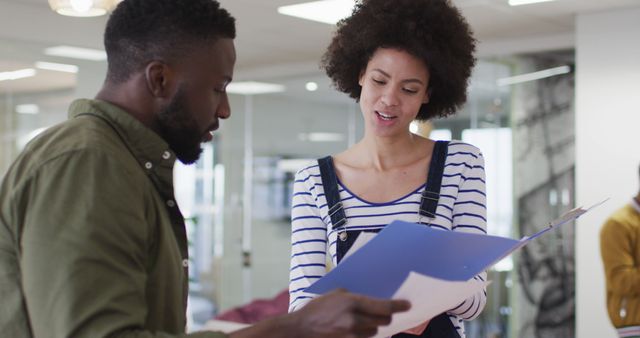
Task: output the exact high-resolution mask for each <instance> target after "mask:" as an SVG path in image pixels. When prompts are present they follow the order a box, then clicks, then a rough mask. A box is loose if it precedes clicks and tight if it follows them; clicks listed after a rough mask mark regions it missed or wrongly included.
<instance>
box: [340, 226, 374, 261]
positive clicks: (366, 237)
mask: <svg viewBox="0 0 640 338" xmlns="http://www.w3.org/2000/svg"><path fill="white" fill-rule="evenodd" d="M377 234H378V233H377V232H361V233H360V234H359V235H358V238H356V240H355V242H353V244H352V245H351V248H349V250H348V251H347V253H346V254H345V255H344V257H342V259H343V260H344V259H345V258H347V257H349V256H351V255H353V253H354V252H356V251H358V249H360V248H362V247H363V246H364V245H365V244H367V243H368V242H369V241H370V240H372V239H373V238H374V237H376V235H377Z"/></svg>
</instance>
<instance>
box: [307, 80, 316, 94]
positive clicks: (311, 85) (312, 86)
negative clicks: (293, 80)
mask: <svg viewBox="0 0 640 338" xmlns="http://www.w3.org/2000/svg"><path fill="white" fill-rule="evenodd" d="M304 88H306V89H307V90H308V91H310V92H315V91H316V90H318V84H317V83H315V82H307V84H305V85H304Z"/></svg>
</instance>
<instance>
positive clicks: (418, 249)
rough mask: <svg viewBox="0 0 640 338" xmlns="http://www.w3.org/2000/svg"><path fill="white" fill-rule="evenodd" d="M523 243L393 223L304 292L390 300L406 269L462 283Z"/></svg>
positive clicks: (417, 225)
mask: <svg viewBox="0 0 640 338" xmlns="http://www.w3.org/2000/svg"><path fill="white" fill-rule="evenodd" d="M521 245H523V242H521V241H517V240H514V239H511V238H504V237H497V236H490V235H478V234H467V233H462V232H456V231H443V230H434V229H431V228H429V227H427V226H425V225H422V224H414V223H408V222H402V221H394V222H393V223H391V224H389V225H388V226H387V227H385V228H384V229H383V230H382V231H380V233H379V234H378V235H377V236H376V237H374V238H373V239H371V240H370V241H369V242H368V243H367V244H365V245H364V246H363V247H362V248H360V249H359V250H358V251H356V252H355V253H354V254H353V255H351V256H350V257H348V258H346V259H345V260H343V261H342V262H341V263H340V264H338V266H336V268H335V269H333V270H332V271H331V272H329V273H328V274H327V275H325V276H324V277H323V278H321V279H320V280H318V281H317V282H316V283H314V284H313V285H311V286H310V287H308V288H307V289H306V290H305V291H306V292H309V293H314V294H324V293H326V292H329V291H331V290H334V289H336V288H344V289H346V290H348V291H351V292H354V293H359V294H363V295H367V296H371V297H378V298H391V297H392V296H393V294H394V293H395V292H396V290H398V288H399V287H400V285H401V284H402V283H403V282H404V280H405V279H406V278H407V276H408V275H409V272H410V271H415V272H418V273H420V274H423V275H426V276H430V277H434V278H439V279H443V280H449V281H467V280H469V279H471V278H473V277H474V276H475V275H477V274H479V273H480V272H482V271H484V270H486V269H487V268H488V267H490V266H491V265H493V264H495V263H496V262H497V261H499V260H500V259H501V258H503V257H505V256H506V255H508V254H509V253H511V252H512V251H513V250H515V249H517V248H518V247H520V246H521Z"/></svg>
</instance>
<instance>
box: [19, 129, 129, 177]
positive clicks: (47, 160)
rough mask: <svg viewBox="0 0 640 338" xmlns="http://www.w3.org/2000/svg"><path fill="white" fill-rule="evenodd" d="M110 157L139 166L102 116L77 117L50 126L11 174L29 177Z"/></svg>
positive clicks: (29, 145)
mask: <svg viewBox="0 0 640 338" xmlns="http://www.w3.org/2000/svg"><path fill="white" fill-rule="evenodd" d="M99 157H102V158H109V159H110V162H112V163H114V164H118V165H119V166H125V167H126V166H129V165H131V166H135V165H137V164H136V161H135V158H134V157H133V156H132V155H131V154H130V152H129V151H128V149H127V147H126V145H125V144H124V142H122V140H120V138H119V136H118V134H117V133H116V132H115V131H114V130H113V129H112V128H111V127H110V126H109V125H108V124H107V123H106V122H104V121H101V120H100V119H98V118H84V117H80V118H74V119H70V120H67V121H65V122H62V123H60V124H57V125H55V126H53V127H50V128H48V129H47V130H45V131H43V132H42V133H41V134H39V135H38V136H36V137H35V138H34V139H33V140H31V141H30V142H29V143H28V144H27V145H26V146H25V148H24V150H23V151H22V152H21V153H20V155H19V156H18V158H17V159H16V161H15V162H14V163H13V165H12V166H11V168H10V169H9V172H8V173H7V178H9V177H11V176H13V177H14V178H20V179H25V178H27V177H30V176H32V175H34V174H35V173H37V172H38V171H39V170H42V168H43V167H47V170H48V169H49V168H50V167H52V166H58V167H61V168H63V167H67V168H69V167H71V166H72V165H76V164H77V165H83V166H91V165H94V164H96V162H95V161H92V160H91V159H92V158H93V159H96V158H99Z"/></svg>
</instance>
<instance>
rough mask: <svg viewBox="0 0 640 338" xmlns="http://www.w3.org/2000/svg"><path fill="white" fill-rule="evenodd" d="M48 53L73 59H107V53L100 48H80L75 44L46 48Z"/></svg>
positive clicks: (45, 51)
mask: <svg viewBox="0 0 640 338" xmlns="http://www.w3.org/2000/svg"><path fill="white" fill-rule="evenodd" d="M44 53H45V54H46V55H51V56H61V57H66V58H72V59H81V60H90V61H104V60H106V59H107V53H105V51H103V50H100V49H91V48H80V47H73V46H56V47H50V48H47V49H45V50H44Z"/></svg>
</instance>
